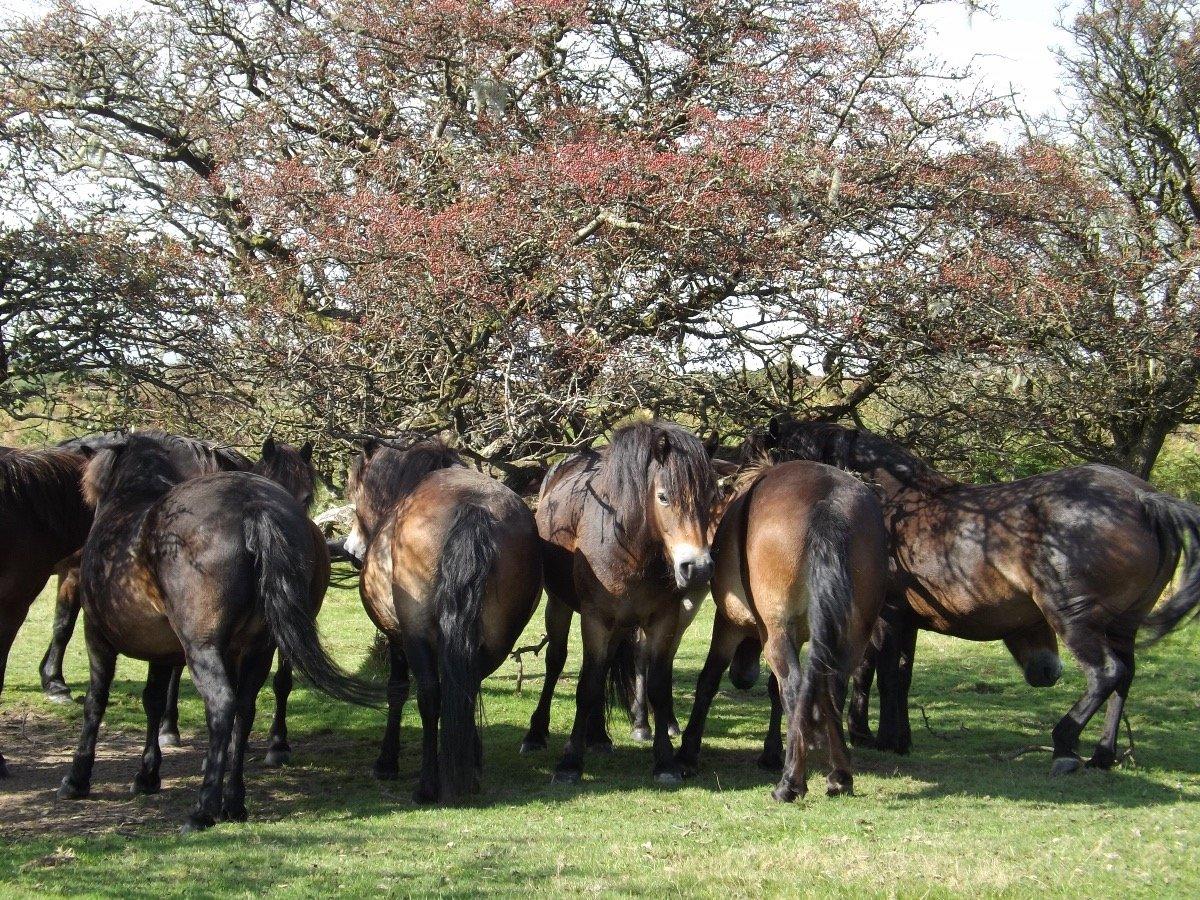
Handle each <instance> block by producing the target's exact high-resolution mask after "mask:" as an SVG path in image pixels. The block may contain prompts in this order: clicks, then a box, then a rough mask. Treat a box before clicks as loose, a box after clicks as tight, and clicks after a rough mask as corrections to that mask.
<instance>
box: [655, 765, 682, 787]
mask: <svg viewBox="0 0 1200 900" xmlns="http://www.w3.org/2000/svg"><path fill="white" fill-rule="evenodd" d="M654 780H655V781H656V782H657V783H658V784H661V785H663V786H664V787H678V786H679V785H681V784H683V772H681V771H679V770H678V769H663V771H661V772H655V773H654Z"/></svg>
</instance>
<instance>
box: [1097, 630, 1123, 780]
mask: <svg viewBox="0 0 1200 900" xmlns="http://www.w3.org/2000/svg"><path fill="white" fill-rule="evenodd" d="M1134 633H1135V632H1133V631H1132V630H1131V629H1128V628H1122V629H1119V630H1115V631H1114V630H1112V629H1110V630H1109V635H1108V638H1109V648H1110V649H1111V650H1112V652H1113V654H1114V655H1115V656H1116V657H1117V659H1118V660H1120V662H1121V664H1122V665H1123V666H1124V671H1123V673H1122V677H1121V679H1120V680H1119V681H1118V682H1117V684H1116V686H1115V687H1114V688H1113V693H1112V695H1111V696H1110V697H1109V698H1108V710H1107V711H1106V713H1105V716H1104V729H1103V730H1102V731H1101V733H1100V740H1099V741H1098V742H1097V743H1096V749H1095V750H1094V751H1093V752H1092V757H1091V759H1089V760H1088V761H1087V766H1088V767H1089V768H1093V769H1111V768H1112V767H1113V766H1114V765H1116V762H1117V734H1118V733H1119V732H1120V730H1121V716H1122V715H1123V714H1124V712H1125V701H1126V700H1127V699H1128V697H1129V688H1130V686H1131V685H1132V684H1133V675H1134V670H1135V665H1134V659H1133V641H1134Z"/></svg>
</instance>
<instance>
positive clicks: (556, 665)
mask: <svg viewBox="0 0 1200 900" xmlns="http://www.w3.org/2000/svg"><path fill="white" fill-rule="evenodd" d="M574 615H575V613H574V612H573V611H572V610H571V607H569V606H567V604H565V603H563V602H562V601H561V600H557V599H555V597H554V595H552V594H547V595H546V639H547V641H548V643H547V645H546V677H545V679H544V680H543V681H542V693H541V696H539V697H538V704H537V708H536V709H535V710H534V711H533V715H532V716H531V717H530V719H529V730H528V731H526V732H525V737H524V739H523V740H522V741H521V753H534V752H536V751H538V750H545V749H546V742H547V741H548V740H549V737H550V704H551V703H552V702H553V700H554V686H555V685H556V684H558V678H559V676H560V675H562V670H563V666H564V665H566V662H567V641H568V639H569V638H570V635H571V618H572V617H573V616H574ZM600 724H601V730H603V711H602V712H601V723H600ZM610 744H611V741H610Z"/></svg>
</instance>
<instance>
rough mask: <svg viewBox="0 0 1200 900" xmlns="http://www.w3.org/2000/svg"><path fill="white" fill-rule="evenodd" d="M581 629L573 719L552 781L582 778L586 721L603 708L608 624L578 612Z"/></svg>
mask: <svg viewBox="0 0 1200 900" xmlns="http://www.w3.org/2000/svg"><path fill="white" fill-rule="evenodd" d="M580 623H581V628H582V631H583V666H582V667H581V668H580V670H579V683H578V685H577V686H576V689H575V722H574V724H573V725H572V726H571V737H570V738H569V739H568V740H567V746H566V748H565V749H564V750H563V755H562V759H561V760H559V762H558V765H557V766H555V767H554V779H553V780H554V783H555V784H578V783H579V781H580V780H581V779H582V778H583V758H584V754H585V753H586V750H587V736H588V730H589V725H590V723H591V721H592V720H593V717H595V716H596V715H603V711H604V676H605V674H606V673H607V671H608V664H609V649H610V647H612V646H613V643H614V642H613V634H612V627H611V626H610V625H607V624H605V623H603V622H600V621H598V620H597V618H596V617H595V616H593V615H589V614H587V613H584V614H583V615H581V616H580Z"/></svg>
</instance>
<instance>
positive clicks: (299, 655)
mask: <svg viewBox="0 0 1200 900" xmlns="http://www.w3.org/2000/svg"><path fill="white" fill-rule="evenodd" d="M85 452H93V453H94V454H95V455H94V456H93V458H92V460H91V461H90V462H89V464H88V467H87V469H86V471H85V473H84V481H83V487H84V494H85V496H86V498H87V500H88V502H89V503H90V504H91V505H92V506H93V507H94V508H95V520H94V522H93V525H92V530H91V532H90V534H89V535H88V539H87V541H86V543H85V544H84V547H83V551H82V554H81V560H80V569H79V573H80V574H79V587H80V595H81V597H82V600H83V607H84V611H85V613H86V615H85V617H84V637H85V640H86V641H87V648H88V662H89V668H90V676H91V677H90V681H89V685H88V691H87V697H86V699H85V701H84V722H83V729H82V733H81V736H80V740H79V745H78V748H77V750H76V752H75V756H74V759H73V761H72V764H71V768H70V771H69V772H68V774H67V775H66V776H65V777H64V778H63V781H62V785H61V787H60V788H59V790H58V796H59V798H60V799H64V800H68V799H80V798H83V797H87V796H88V794H89V793H90V789H91V776H92V766H93V762H94V760H95V751H96V737H97V732H98V730H99V727H100V723H101V720H102V719H103V716H104V712H105V708H106V707H107V705H108V697H109V689H110V686H111V683H112V679H113V673H114V670H115V667H116V660H117V656H118V654H124V655H126V656H131V657H134V658H136V659H144V660H147V661H148V662H149V673H148V677H147V680H146V688H145V690H144V691H143V693H142V705H143V708H144V709H145V712H146V743H145V749H144V750H143V753H142V757H141V765H140V767H139V769H138V772H137V774H136V776H135V777H134V781H133V785H132V791H133V792H134V793H155V792H157V791H158V790H159V788H160V779H159V764H160V762H161V759H162V751H161V749H160V747H159V741H158V732H159V720H160V719H161V717H162V714H163V709H164V705H165V702H166V694H167V687H168V684H169V681H170V678H171V670H172V669H173V668H174V667H175V666H177V665H178V664H179V662H180V660H181V659H182V660H183V661H184V662H185V663H186V664H187V667H188V669H189V671H190V672H191V675H192V681H193V682H194V683H195V685H196V689H197V691H198V692H199V693H200V696H201V697H202V698H203V700H204V707H205V713H206V716H207V720H208V730H209V747H208V753H207V756H206V759H205V763H204V769H203V782H202V784H201V787H200V792H199V797H198V799H197V802H196V805H195V807H194V808H193V810H192V812H191V814H190V815H189V816H188V818H187V821H186V822H185V823H184V826H183V832H184V833H188V832H191V831H197V830H200V829H204V828H207V827H209V826H211V825H213V824H214V823H215V822H217V821H218V819H226V820H234V821H244V820H245V819H246V817H247V812H246V805H245V782H244V777H243V762H244V758H245V750H246V742H247V738H248V737H249V734H250V728H251V726H252V724H253V721H254V712H255V703H256V698H257V696H258V691H259V689H260V688H261V687H262V685H263V683H264V681H265V680H266V677H267V673H268V672H269V671H270V666H271V659H272V656H273V652H274V648H275V647H276V646H278V647H279V648H280V649H281V651H282V652H283V653H284V655H285V656H286V657H287V659H289V660H290V661H291V662H292V663H293V664H294V665H296V666H297V667H299V669H300V670H301V671H302V672H303V673H304V674H305V675H306V676H308V678H309V679H310V680H311V681H312V682H313V683H314V684H315V685H316V686H317V687H318V688H320V689H321V690H323V691H325V692H327V693H329V694H330V695H331V696H333V697H336V698H338V699H342V700H347V701H350V702H354V703H362V704H371V703H372V702H375V701H376V700H381V699H382V692H381V691H380V690H378V689H377V687H376V686H374V685H370V684H367V683H366V682H363V681H360V680H358V679H356V678H354V677H352V676H349V675H347V674H346V673H344V672H342V671H341V669H339V668H338V667H337V665H336V664H335V663H334V662H333V661H332V660H331V659H330V658H329V656H328V654H327V653H326V652H325V650H324V648H323V647H322V646H321V642H320V639H319V637H318V635H317V631H316V624H315V615H316V611H317V608H318V607H319V605H320V600H321V597H322V595H323V594H324V592H325V589H326V587H327V585H328V580H329V559H328V556H327V554H326V551H325V540H324V537H323V536H322V535H321V533H320V532H319V531H318V530H317V528H316V526H315V525H313V524H312V522H311V521H309V519H308V516H307V515H306V512H305V510H304V509H303V508H301V506H300V505H299V503H297V501H296V500H295V499H294V498H293V497H292V496H291V495H290V494H289V493H288V492H287V491H286V490H284V489H283V488H282V487H280V486H279V485H278V484H275V483H274V482H272V481H268V480H267V479H266V478H263V477H261V476H259V475H254V474H252V473H248V472H222V473H217V474H212V475H202V476H198V477H193V478H188V477H187V476H186V474H185V473H184V472H182V471H181V470H180V469H179V467H178V466H177V465H176V464H175V462H174V461H173V459H172V453H171V451H170V449H169V448H168V447H166V446H164V444H163V443H162V442H161V441H160V440H157V439H155V438H153V437H147V436H142V435H136V434H135V435H132V436H130V437H129V438H127V439H125V440H123V441H120V442H115V443H110V444H108V445H107V446H106V447H105V449H103V450H100V451H98V452H95V451H86V450H85ZM227 769H228V778H226V770H227Z"/></svg>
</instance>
